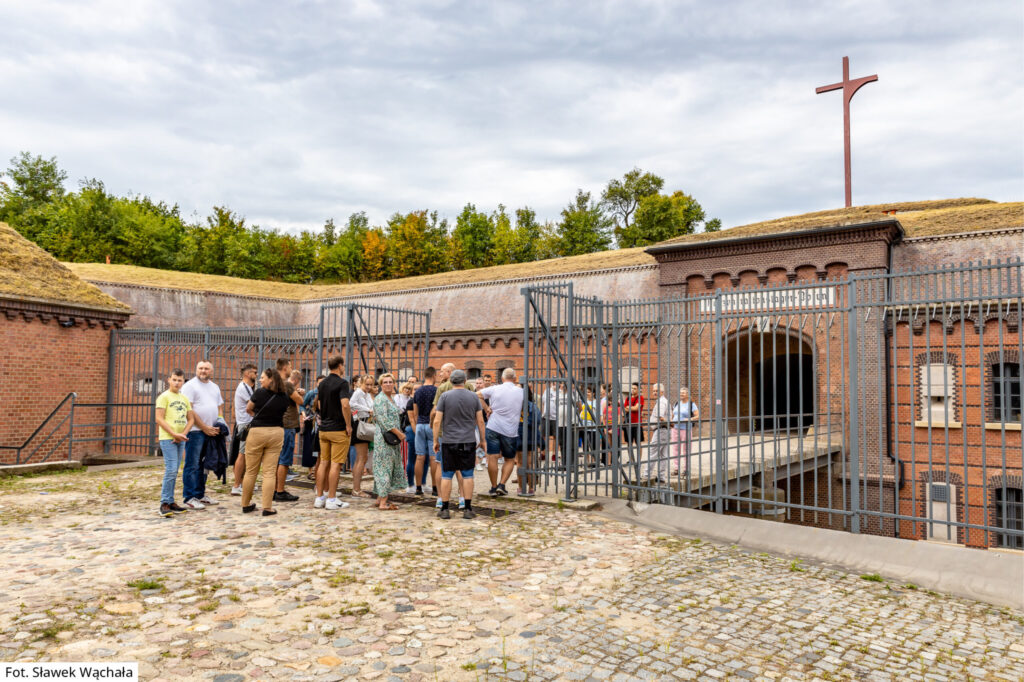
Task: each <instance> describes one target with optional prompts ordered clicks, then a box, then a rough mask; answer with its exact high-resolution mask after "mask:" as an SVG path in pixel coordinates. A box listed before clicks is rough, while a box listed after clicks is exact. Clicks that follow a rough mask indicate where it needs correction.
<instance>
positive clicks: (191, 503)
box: [185, 497, 206, 509]
mask: <svg viewBox="0 0 1024 682" xmlns="http://www.w3.org/2000/svg"><path fill="white" fill-rule="evenodd" d="M185 506H186V507H188V508H189V509H206V505H205V504H203V503H202V502H200V501H199V500H197V499H196V498H194V497H193V498H192V499H191V500H185Z"/></svg>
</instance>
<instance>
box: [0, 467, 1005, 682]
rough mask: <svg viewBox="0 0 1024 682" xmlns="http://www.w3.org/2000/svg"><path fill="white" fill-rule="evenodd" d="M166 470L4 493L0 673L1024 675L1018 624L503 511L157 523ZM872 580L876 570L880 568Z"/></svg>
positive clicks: (943, 603)
mask: <svg viewBox="0 0 1024 682" xmlns="http://www.w3.org/2000/svg"><path fill="white" fill-rule="evenodd" d="M160 475H161V472H159V471H157V470H155V469H131V470H121V471H116V472H110V471H107V472H91V473H63V474H53V475H47V476H39V477H35V478H26V479H0V542H2V543H3V549H4V551H3V553H2V555H0V658H2V659H3V660H6V661H15V660H18V661H45V660H69V661H82V660H106V661H126V660H135V661H139V662H140V672H141V677H142V679H146V680H152V679H164V680H174V681H177V680H213V681H214V682H241V681H242V680H251V679H265V680H271V679H273V680H278V679H280V680H342V679H360V680H369V679H380V680H401V681H406V680H408V681H417V680H463V679H465V680H478V679H479V680H484V679H509V680H528V679H534V680H537V679H543V680H553V679H565V680H587V679H590V680H650V679H663V680H676V679H705V680H712V679H757V678H777V679H822V680H829V679H865V680H876V679H878V680H890V679H891V680H897V679H898V680H903V679H935V680H946V679H948V680H966V679H979V680H980V679H1010V680H1016V679H1022V671H1024V614H1022V613H1021V612H1018V611H1013V610H1010V609H1000V608H994V607H991V606H988V605H985V604H980V603H975V602H971V601H968V600H964V599H957V598H953V597H949V596H945V595H940V594H935V593H931V592H928V591H925V590H923V589H920V588H915V587H914V586H907V585H901V584H898V583H893V582H889V581H884V580H881V579H878V580H874V579H872V580H868V579H864V578H865V576H858V575H853V574H848V573H844V572H842V571H839V570H835V569H832V568H827V567H819V566H810V565H804V564H803V563H801V562H799V561H790V560H786V559H781V558H778V557H774V556H768V555H765V554H752V553H748V552H745V551H743V550H741V549H739V548H735V547H725V546H721V545H715V544H710V543H705V542H700V541H699V540H685V539H680V538H675V537H670V536H665V535H662V534H658V533H653V532H650V531H647V530H644V529H641V528H636V527H633V526H629V525H626V524H622V523H618V522H614V521H610V520H607V519H604V518H601V517H600V516H598V515H595V514H587V513H584V512H575V511H569V510H565V509H557V508H552V507H537V506H530V505H528V504H527V503H524V502H520V501H516V500H506V501H503V502H501V503H497V502H495V503H492V502H490V501H489V500H486V501H485V500H480V501H479V502H478V504H479V505H481V506H491V507H500V508H503V509H510V510H513V511H515V512H516V513H514V514H511V515H508V516H504V517H501V518H492V517H490V516H489V515H488V514H486V513H485V514H483V515H482V516H481V517H480V518H478V519H475V520H472V521H466V520H464V519H462V518H461V517H460V516H459V515H455V516H454V517H453V518H452V519H451V520H450V521H441V520H439V519H437V518H436V517H435V516H434V515H433V513H432V510H431V509H428V508H424V507H421V506H416V505H403V506H402V509H401V510H399V511H396V512H377V511H375V510H373V509H371V508H370V506H369V504H368V503H366V502H363V501H359V502H355V503H354V504H353V506H352V507H350V508H349V509H346V510H343V511H339V512H327V511H324V510H315V509H313V508H312V506H311V493H309V492H307V491H301V494H302V496H303V500H302V501H301V502H298V503H295V504H291V505H288V504H282V505H279V508H280V509H281V511H280V513H279V514H278V515H277V516H276V517H271V518H262V517H260V516H258V515H244V516H243V515H242V514H241V512H240V511H239V509H238V498H231V497H229V496H227V495H225V494H223V492H224V491H226V488H223V489H222V488H221V486H219V485H218V486H213V490H214V493H215V495H216V494H217V492H216V491H221V494H219V495H217V496H218V497H219V499H220V500H222V502H223V503H222V504H220V505H217V506H215V507H212V508H209V509H207V510H204V511H199V512H190V513H188V514H185V515H183V516H179V517H175V518H172V519H163V518H160V517H158V516H157V515H156V514H155V508H156V505H155V500H157V499H158V497H159V496H158V492H157V491H158V485H159V479H160ZM867 577H868V578H874V576H867Z"/></svg>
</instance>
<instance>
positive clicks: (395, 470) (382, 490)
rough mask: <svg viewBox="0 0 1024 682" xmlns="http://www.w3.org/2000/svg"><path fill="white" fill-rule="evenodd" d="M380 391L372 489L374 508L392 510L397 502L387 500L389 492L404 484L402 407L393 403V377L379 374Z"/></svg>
mask: <svg viewBox="0 0 1024 682" xmlns="http://www.w3.org/2000/svg"><path fill="white" fill-rule="evenodd" d="M380 388H381V390H380V393H379V394H377V398H376V399H375V400H374V401H373V408H374V409H373V414H374V425H375V426H376V427H377V432H376V434H375V436H374V441H373V492H375V493H376V494H377V508H378V509H380V510H386V509H387V510H394V509H398V506H397V505H395V504H393V503H391V502H389V501H388V495H390V494H391V493H392V492H393V491H396V490H401V489H402V488H404V487H405V470H404V469H403V467H402V448H401V445H402V441H403V440H405V434H404V433H403V432H402V428H401V414H402V412H401V410H400V409H399V408H398V405H396V404H395V390H396V388H397V387H396V384H395V377H393V376H392V375H390V374H382V375H380Z"/></svg>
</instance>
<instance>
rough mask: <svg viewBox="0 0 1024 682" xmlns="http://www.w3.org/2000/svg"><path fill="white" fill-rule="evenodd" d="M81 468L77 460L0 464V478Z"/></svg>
mask: <svg viewBox="0 0 1024 682" xmlns="http://www.w3.org/2000/svg"><path fill="white" fill-rule="evenodd" d="M81 468H82V463H81V462H79V461H77V460H71V461H70V462H40V463H38V464H10V465H6V466H0V478H6V477H8V476H23V475H25V474H40V473H44V472H47V471H70V470H72V469H81Z"/></svg>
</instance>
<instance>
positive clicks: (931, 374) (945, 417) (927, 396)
mask: <svg viewBox="0 0 1024 682" xmlns="http://www.w3.org/2000/svg"><path fill="white" fill-rule="evenodd" d="M954 385H955V384H954V378H953V367H952V365H947V364H945V363H931V364H928V365H924V366H922V367H921V387H920V390H921V419H920V421H921V422H922V423H924V424H932V425H936V426H942V425H943V424H947V423H953V422H955V421H956V418H955V415H954V408H953V387H954Z"/></svg>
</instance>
